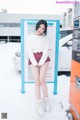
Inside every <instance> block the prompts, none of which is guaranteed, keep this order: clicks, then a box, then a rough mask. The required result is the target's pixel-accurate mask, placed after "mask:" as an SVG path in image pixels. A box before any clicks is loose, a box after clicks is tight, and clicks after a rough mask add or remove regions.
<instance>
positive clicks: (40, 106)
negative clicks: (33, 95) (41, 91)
mask: <svg viewBox="0 0 80 120" xmlns="http://www.w3.org/2000/svg"><path fill="white" fill-rule="evenodd" d="M36 111H37V113H38V115H39V116H40V117H43V116H44V109H43V101H42V100H38V101H37V106H36Z"/></svg>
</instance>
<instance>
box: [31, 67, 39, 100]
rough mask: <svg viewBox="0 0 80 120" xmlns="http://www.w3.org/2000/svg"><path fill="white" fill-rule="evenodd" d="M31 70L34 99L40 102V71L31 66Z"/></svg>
mask: <svg viewBox="0 0 80 120" xmlns="http://www.w3.org/2000/svg"><path fill="white" fill-rule="evenodd" d="M31 70H32V73H33V77H34V79H35V94H36V99H37V100H40V99H41V92H40V77H39V76H40V70H39V67H38V66H33V65H31Z"/></svg>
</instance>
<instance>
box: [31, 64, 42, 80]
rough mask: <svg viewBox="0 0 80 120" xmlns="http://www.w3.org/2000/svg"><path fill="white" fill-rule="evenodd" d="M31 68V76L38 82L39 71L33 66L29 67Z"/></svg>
mask: <svg viewBox="0 0 80 120" xmlns="http://www.w3.org/2000/svg"><path fill="white" fill-rule="evenodd" d="M30 67H31V71H32V74H33V77H34V79H35V80H36V81H39V79H40V77H39V76H40V69H39V67H38V66H33V65H30Z"/></svg>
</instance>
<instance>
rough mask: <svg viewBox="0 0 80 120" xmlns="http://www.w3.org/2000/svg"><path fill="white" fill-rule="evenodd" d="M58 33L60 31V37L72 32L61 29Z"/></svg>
mask: <svg viewBox="0 0 80 120" xmlns="http://www.w3.org/2000/svg"><path fill="white" fill-rule="evenodd" d="M59 33H60V39H61V38H64V37H66V36H67V35H69V34H71V33H73V30H61V31H60V32H59Z"/></svg>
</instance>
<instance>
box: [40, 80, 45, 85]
mask: <svg viewBox="0 0 80 120" xmlns="http://www.w3.org/2000/svg"><path fill="white" fill-rule="evenodd" d="M40 84H41V86H42V85H44V84H45V78H41V79H40Z"/></svg>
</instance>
